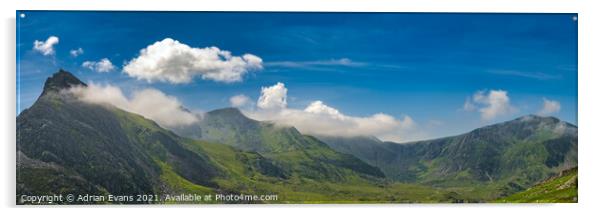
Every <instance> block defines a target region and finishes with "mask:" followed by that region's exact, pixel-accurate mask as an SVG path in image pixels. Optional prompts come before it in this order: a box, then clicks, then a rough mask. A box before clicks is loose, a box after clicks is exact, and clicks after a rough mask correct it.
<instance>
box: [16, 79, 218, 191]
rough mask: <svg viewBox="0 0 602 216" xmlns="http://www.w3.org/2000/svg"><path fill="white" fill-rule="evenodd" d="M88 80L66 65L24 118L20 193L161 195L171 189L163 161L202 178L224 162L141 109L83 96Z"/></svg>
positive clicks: (185, 175)
mask: <svg viewBox="0 0 602 216" xmlns="http://www.w3.org/2000/svg"><path fill="white" fill-rule="evenodd" d="M76 85H82V86H85V84H84V83H83V82H81V81H79V80H78V79H77V78H75V77H74V76H73V75H72V74H70V73H69V72H66V71H62V70H61V71H59V72H58V73H56V74H54V75H53V76H52V77H50V78H48V80H46V83H45V86H44V91H43V94H42V95H41V96H40V97H39V98H38V100H37V101H36V102H35V103H34V104H33V105H32V106H31V107H30V108H28V109H26V110H24V111H23V112H22V113H21V114H20V115H19V116H18V117H17V194H53V193H59V192H78V193H82V192H90V193H91V194H104V193H110V194H114V195H135V194H154V193H156V192H161V191H164V190H165V185H164V184H163V182H161V181H160V179H161V178H160V175H161V173H162V169H161V166H159V165H160V164H166V165H167V166H169V167H170V168H171V169H173V170H174V172H176V173H177V175H179V176H181V177H182V178H184V179H186V180H187V181H190V182H193V183H195V184H199V185H206V186H212V185H214V183H213V182H212V181H211V179H212V178H213V177H215V176H217V175H218V169H217V168H216V167H215V166H214V165H213V164H212V163H211V162H210V161H209V160H208V159H207V156H206V155H203V154H202V153H199V152H192V151H190V150H188V149H186V148H184V146H183V144H182V143H183V139H182V138H180V137H178V136H177V135H175V134H173V133H172V132H170V131H167V130H164V129H162V128H160V127H159V126H158V125H157V124H155V123H154V122H152V121H150V120H147V119H145V118H143V117H141V116H139V115H135V114H132V113H128V112H125V111H122V110H119V109H117V108H114V107H112V106H108V105H107V106H103V105H97V104H88V103H84V102H81V101H79V100H77V99H76V98H75V97H74V96H73V95H72V94H70V93H68V92H67V91H66V89H68V88H69V87H73V86H76Z"/></svg>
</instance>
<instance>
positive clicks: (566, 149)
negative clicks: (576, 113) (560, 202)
mask: <svg viewBox="0 0 602 216" xmlns="http://www.w3.org/2000/svg"><path fill="white" fill-rule="evenodd" d="M319 138H320V139H321V140H323V141H324V142H325V143H327V144H328V145H329V146H331V147H332V148H334V149H336V150H338V151H341V152H345V153H350V154H353V155H354V156H356V157H358V158H360V159H362V160H363V161H365V162H367V163H369V164H371V165H374V166H377V167H379V168H380V169H381V170H382V171H383V172H384V173H385V174H386V175H387V177H389V178H392V179H396V180H398V181H402V182H408V183H421V184H428V185H433V186H437V187H447V188H454V187H455V188H460V187H476V186H479V187H481V186H482V187H484V188H493V190H492V191H495V192H496V193H497V194H495V195H496V196H505V195H508V194H510V193H514V192H516V191H519V190H523V189H525V188H528V187H530V186H532V185H533V184H535V183H536V182H538V181H541V180H543V179H545V178H547V177H549V176H552V175H554V174H556V173H558V172H559V171H560V170H562V169H566V168H567V167H572V166H576V164H577V128H576V126H574V125H571V124H569V123H566V122H562V121H560V120H558V119H556V118H552V117H539V116H525V117H521V118H518V119H515V120H512V121H508V122H503V123H500V124H495V125H490V126H487V127H483V128H479V129H476V130H474V131H471V132H469V133H466V134H462V135H458V136H453V137H447V138H441V139H435V140H427V141H419V142H412V143H405V144H397V143H391V142H381V141H379V140H378V139H375V138H367V137H351V138H345V137H319Z"/></svg>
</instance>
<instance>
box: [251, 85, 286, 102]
mask: <svg viewBox="0 0 602 216" xmlns="http://www.w3.org/2000/svg"><path fill="white" fill-rule="evenodd" d="M287 92H288V89H287V88H286V87H284V84H283V83H281V82H279V83H276V85H273V86H270V87H261V96H259V99H258V100H257V107H259V108H261V109H282V108H286V106H287V104H286V96H287Z"/></svg>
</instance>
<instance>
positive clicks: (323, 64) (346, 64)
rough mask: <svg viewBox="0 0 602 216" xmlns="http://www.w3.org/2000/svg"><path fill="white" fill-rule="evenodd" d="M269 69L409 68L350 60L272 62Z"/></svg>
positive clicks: (268, 63) (269, 63) (266, 64)
mask: <svg viewBox="0 0 602 216" xmlns="http://www.w3.org/2000/svg"><path fill="white" fill-rule="evenodd" d="M264 65H265V66H266V67H268V68H275V69H277V68H283V69H285V68H288V69H304V70H320V71H324V70H326V71H327V70H336V68H366V69H378V70H399V69H406V68H408V67H407V66H402V65H396V64H384V63H372V62H360V61H355V60H351V59H349V58H339V59H327V60H313V61H272V62H266V63H265V64H264Z"/></svg>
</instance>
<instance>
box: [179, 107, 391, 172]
mask: <svg viewBox="0 0 602 216" xmlns="http://www.w3.org/2000/svg"><path fill="white" fill-rule="evenodd" d="M192 128H193V129H190V128H186V129H183V130H178V129H174V131H175V132H176V133H178V134H180V135H182V136H185V137H190V138H194V139H199V140H206V141H212V142H216V143H222V144H226V145H229V146H232V147H234V148H236V149H240V150H243V151H252V152H258V153H260V154H262V155H264V156H266V157H268V158H270V159H272V160H274V161H276V162H278V163H279V164H281V165H282V166H283V167H287V168H288V169H290V170H292V171H291V172H295V173H300V174H302V175H303V176H305V177H309V178H324V179H329V180H337V181H340V180H343V179H345V176H346V174H344V173H345V171H343V170H341V169H340V168H337V167H341V168H346V169H350V170H352V171H354V172H358V173H360V174H363V175H368V176H373V177H384V174H383V173H382V172H381V171H380V170H379V169H378V168H376V167H373V166H370V165H368V164H366V163H364V162H363V161H361V160H359V159H357V158H355V157H354V156H352V155H350V154H341V153H339V152H337V151H334V150H333V149H331V148H330V147H329V146H328V145H326V144H325V143H323V142H321V141H319V140H318V139H316V138H314V137H311V136H307V135H303V134H301V133H300V132H299V131H298V130H297V129H296V128H294V127H285V126H280V125H276V124H274V123H270V122H261V121H256V120H253V119H250V118H248V117H246V116H245V115H244V114H242V113H241V112H240V110H238V109H236V108H224V109H218V110H213V111H210V112H207V113H205V114H204V115H203V118H202V120H201V121H199V123H198V124H197V125H193V126H192Z"/></svg>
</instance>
